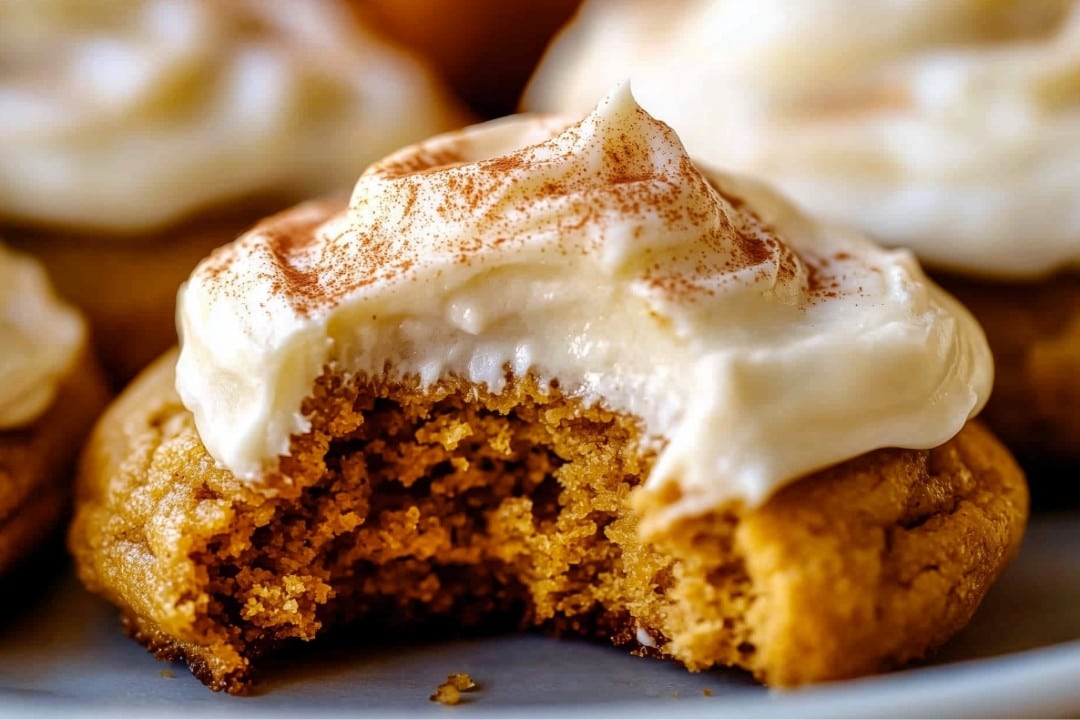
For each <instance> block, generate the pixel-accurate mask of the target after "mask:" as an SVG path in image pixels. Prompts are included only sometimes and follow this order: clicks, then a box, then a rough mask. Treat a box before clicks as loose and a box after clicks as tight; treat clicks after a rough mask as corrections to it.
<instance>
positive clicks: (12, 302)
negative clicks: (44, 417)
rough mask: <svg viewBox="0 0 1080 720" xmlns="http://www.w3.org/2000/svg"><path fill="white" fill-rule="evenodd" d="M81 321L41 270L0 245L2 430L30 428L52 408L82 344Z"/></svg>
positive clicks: (27, 257)
mask: <svg viewBox="0 0 1080 720" xmlns="http://www.w3.org/2000/svg"><path fill="white" fill-rule="evenodd" d="M85 334H86V328H85V326H84V325H83V322H82V318H80V317H79V315H78V313H76V312H75V311H74V310H73V309H72V308H70V307H68V306H67V305H65V304H63V303H62V302H60V300H59V299H58V298H57V297H56V295H54V294H53V291H52V286H51V285H50V284H49V279H48V278H47V277H46V276H45V270H44V269H43V268H42V267H41V265H40V264H39V263H38V262H37V261H36V260H34V259H32V258H31V257H29V256H27V255H22V254H20V253H17V252H15V251H13V250H9V249H8V248H7V247H5V246H4V245H3V244H0V430H10V429H13V428H19V427H23V426H25V425H29V424H31V423H32V422H34V421H35V420H37V419H38V417H40V416H41V414H42V413H43V412H45V410H46V409H47V408H48V407H49V405H50V404H51V403H52V401H53V398H55V397H56V392H57V390H58V389H59V387H60V383H61V382H62V381H63V379H64V376H65V375H67V373H68V372H69V371H70V369H71V366H72V363H73V362H75V359H76V357H78V353H79V350H80V348H81V347H82V345H83V342H84V341H85Z"/></svg>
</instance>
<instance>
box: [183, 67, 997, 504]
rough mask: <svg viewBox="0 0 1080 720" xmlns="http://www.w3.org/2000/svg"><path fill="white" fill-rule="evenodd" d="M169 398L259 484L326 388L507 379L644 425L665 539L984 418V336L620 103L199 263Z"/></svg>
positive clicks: (916, 276) (465, 136)
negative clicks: (536, 384) (715, 514)
mask: <svg viewBox="0 0 1080 720" xmlns="http://www.w3.org/2000/svg"><path fill="white" fill-rule="evenodd" d="M179 323H180V326H181V336H182V342H181V352H180V358H179V362H178V365H177V389H178V390H179V392H180V395H181V397H182V399H183V402H184V404H185V405H186V406H187V407H188V408H189V409H191V411H192V412H193V413H194V416H195V421H196V424H197V426H198V429H199V432H200V435H201V437H202V439H203V442H204V444H205V445H206V447H207V449H208V450H209V451H210V453H211V454H212V455H213V456H214V457H215V458H216V459H217V460H218V461H219V462H221V463H222V464H224V465H225V466H226V467H228V468H229V469H230V470H232V471H233V472H234V473H235V474H237V475H239V476H242V477H245V478H251V479H256V478H258V477H259V476H260V475H261V474H263V473H266V472H269V471H272V470H273V469H274V467H275V465H276V459H277V457H278V456H279V455H281V454H283V453H286V452H287V451H288V449H289V442H290V435H292V434H295V433H303V432H305V431H307V430H308V429H309V423H308V420H307V419H306V418H305V417H304V416H303V415H302V414H301V412H300V408H301V403H302V401H303V399H304V397H305V396H306V395H308V394H309V393H310V392H311V390H312V385H313V382H314V381H315V379H316V377H317V376H318V375H319V374H320V373H321V372H323V369H324V368H325V367H327V366H329V367H331V368H334V369H335V370H336V371H339V372H342V373H345V374H348V373H354V372H361V373H366V374H371V375H379V374H381V373H382V372H383V371H384V368H385V367H386V366H387V363H389V364H390V367H392V368H393V370H392V372H394V373H398V374H401V375H409V374H415V375H416V376H417V377H418V378H419V381H420V382H421V383H422V384H423V385H425V386H426V385H428V384H430V383H433V382H435V381H436V380H438V379H439V378H441V377H444V376H447V375H449V374H454V375H458V376H461V377H464V378H467V379H469V380H470V381H472V382H475V383H479V384H483V385H486V386H487V387H489V388H490V389H492V390H494V391H499V390H500V389H501V388H502V387H503V386H504V383H505V382H506V372H507V370H509V371H511V372H513V373H514V374H517V375H519V376H520V375H522V374H524V373H527V372H532V373H535V374H537V375H538V376H539V377H540V378H541V379H542V380H551V379H557V380H558V381H559V386H560V388H562V390H563V392H567V393H570V394H571V395H573V396H577V397H580V398H583V399H584V400H585V402H587V403H602V404H603V405H605V406H607V407H609V408H611V409H614V410H618V411H623V412H627V413H631V414H633V415H634V416H636V417H638V418H640V419H641V421H642V424H643V430H644V435H645V437H646V439H647V441H648V442H651V443H655V446H656V447H657V448H659V449H660V455H659V458H658V460H657V463H656V465H655V467H654V469H653V472H652V474H651V476H650V477H649V478H648V481H647V483H648V485H649V486H650V487H654V488H660V487H662V486H664V485H666V484H668V483H674V484H676V485H677V486H678V488H679V490H680V493H678V494H679V496H680V497H681V499H680V500H679V501H678V502H677V503H676V504H675V505H673V506H672V512H673V513H675V514H679V513H684V512H700V511H702V510H704V509H707V508H709V507H713V506H716V505H719V504H722V503H724V502H728V501H731V500H741V501H743V502H746V503H749V504H754V503H758V502H760V501H762V500H763V499H764V498H766V497H767V496H768V495H769V494H770V493H771V492H772V491H773V490H775V489H776V488H777V487H779V486H780V485H781V484H783V483H785V482H788V481H790V480H792V479H794V478H796V477H798V476H800V475H803V474H805V473H807V472H810V471H812V470H815V469H817V468H821V467H823V466H826V465H829V464H832V463H835V462H838V461H841V460H844V459H847V458H850V457H853V456H856V455H859V454H861V453H864V452H866V451H869V450H872V449H874V448H878V447H883V446H897V445H898V446H904V447H932V446H936V445H939V444H941V443H943V442H945V441H946V440H948V439H949V438H950V437H951V436H952V435H953V434H955V433H956V432H957V431H958V430H959V429H960V427H962V426H963V424H964V423H965V422H966V421H967V420H968V418H969V417H970V416H971V415H973V414H974V413H975V412H977V411H978V410H979V408H980V407H981V406H982V404H983V402H984V401H985V399H986V396H987V393H988V391H989V388H990V382H991V375H992V366H991V360H990V355H989V352H988V349H987V346H986V342H985V339H984V338H983V335H982V332H981V330H980V329H979V327H978V326H977V325H976V324H975V322H974V321H973V320H972V319H971V317H970V316H969V315H968V314H967V312H966V311H964V310H963V309H962V308H961V307H960V306H959V305H958V304H957V303H956V302H955V301H954V300H952V299H951V298H950V297H949V296H947V295H946V294H944V293H943V292H942V291H941V290H940V289H938V288H937V287H936V286H934V285H932V284H931V283H930V282H928V281H927V280H926V278H925V277H924V276H923V274H922V273H921V271H920V270H919V268H918V266H917V264H916V263H915V261H914V260H913V258H912V257H911V255H910V254H909V253H907V252H902V251H885V250H881V249H879V248H877V247H875V246H874V245H872V244H871V243H869V242H868V241H867V240H865V239H863V238H862V236H860V235H858V234H857V233H854V232H852V231H848V230H845V229H841V228H836V227H831V226H826V225H820V224H817V223H815V222H813V221H811V220H810V219H808V218H806V217H805V216H803V215H800V214H799V213H798V212H796V211H795V210H794V209H793V208H792V207H791V206H789V205H788V204H786V203H785V202H783V201H782V200H780V199H778V198H777V197H776V196H775V195H773V194H772V193H771V192H770V191H768V190H766V189H764V188H762V187H760V186H758V185H756V184H752V183H750V182H748V181H745V180H737V179H735V178H731V177H728V176H726V175H723V174H720V173H713V172H702V171H701V170H700V169H699V168H697V167H695V165H694V164H693V163H692V162H691V160H690V158H689V157H688V156H687V154H686V152H685V150H684V149H683V147H682V145H681V143H680V142H679V140H678V138H677V137H676V136H675V134H674V132H673V131H672V130H671V129H670V128H669V127H668V126H666V125H664V124H663V123H661V122H659V121H657V120H655V119H653V118H652V117H651V116H649V115H648V114H647V113H646V112H645V111H644V110H642V109H641V108H640V107H638V106H637V104H636V103H635V102H634V100H633V98H632V97H631V95H630V92H629V90H628V88H626V87H622V88H619V89H617V90H616V91H615V92H614V93H613V94H611V95H610V96H609V97H607V98H606V99H605V100H603V101H602V102H601V103H600V105H599V107H598V108H597V109H596V110H595V111H594V112H593V113H592V114H591V115H589V116H588V117H586V118H585V120H583V121H582V122H580V123H578V124H571V123H570V122H569V121H567V120H561V119H556V118H546V117H528V116H522V117H513V118H508V119H506V120H503V121H495V122H492V123H488V124H485V125H479V126H475V127H472V128H468V129H466V130H464V131H462V132H459V133H452V134H448V135H444V136H440V137H437V138H434V139H433V140H430V141H428V142H426V143H422V144H420V145H418V146H415V147H411V148H406V149H405V150H402V151H401V152H398V153H396V154H394V155H391V156H390V157H388V158H387V159H385V160H383V161H381V162H379V163H376V164H375V165H373V166H372V167H370V168H369V169H368V170H367V171H366V172H365V173H364V174H363V176H362V177H361V178H360V180H359V182H358V183H357V185H356V189H355V191H354V192H353V196H352V200H351V202H350V204H349V207H348V209H347V210H340V211H338V212H336V213H333V212H332V211H329V210H327V208H326V207H325V206H323V205H307V206H301V207H300V208H298V209H295V210H293V211H290V212H289V213H285V214H283V215H281V216H278V217H276V218H271V219H270V220H269V221H267V222H266V223H264V224H263V225H261V226H260V227H257V228H256V229H254V230H253V231H251V232H250V233H248V234H247V235H245V236H244V237H242V238H241V239H240V240H238V241H237V242H236V243H234V244H233V245H230V246H225V247H224V248H221V249H220V250H218V251H217V252H216V253H215V254H214V255H212V256H211V257H210V258H208V259H207V260H206V261H204V262H203V263H202V264H201V265H200V266H199V267H198V268H197V269H196V270H195V272H194V273H193V274H192V276H191V278H190V280H189V282H188V283H187V285H186V286H185V287H184V288H182V290H181V293H180V299H179Z"/></svg>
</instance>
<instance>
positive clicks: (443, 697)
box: [428, 673, 476, 705]
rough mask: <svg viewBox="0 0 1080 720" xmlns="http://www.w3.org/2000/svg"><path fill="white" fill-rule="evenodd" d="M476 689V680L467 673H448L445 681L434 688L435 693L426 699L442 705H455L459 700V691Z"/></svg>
mask: <svg viewBox="0 0 1080 720" xmlns="http://www.w3.org/2000/svg"><path fill="white" fill-rule="evenodd" d="M475 689H476V682H475V681H474V680H473V679H472V677H470V676H469V673H450V674H449V675H447V676H446V682H444V683H442V684H441V685H439V687H437V688H435V694H434V695H432V696H430V697H429V698H428V700H431V701H432V702H437V703H442V704H443V705H457V704H458V703H460V702H461V693H462V692H468V691H470V690H475Z"/></svg>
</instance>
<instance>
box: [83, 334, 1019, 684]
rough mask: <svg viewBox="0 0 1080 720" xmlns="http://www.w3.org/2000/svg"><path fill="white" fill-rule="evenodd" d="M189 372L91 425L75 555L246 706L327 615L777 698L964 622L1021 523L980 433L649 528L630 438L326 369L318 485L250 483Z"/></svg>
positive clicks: (499, 401)
mask: <svg viewBox="0 0 1080 720" xmlns="http://www.w3.org/2000/svg"><path fill="white" fill-rule="evenodd" d="M175 359H176V358H175V354H171V353H170V354H169V355H166V356H165V357H163V358H162V359H160V360H159V361H158V362H156V363H155V364H154V365H153V366H152V367H151V368H149V369H148V370H147V371H146V372H145V373H144V374H143V375H142V376H141V377H140V378H139V379H138V380H137V381H136V382H134V383H133V384H132V386H131V387H129V388H128V390H127V391H126V392H125V393H124V395H123V396H122V397H121V398H120V399H119V400H118V401H117V402H116V403H115V404H114V405H113V407H112V408H110V410H109V411H108V412H107V414H106V415H105V416H104V417H103V418H102V420H101V422H100V424H99V425H98V427H97V429H96V431H95V433H94V435H93V438H92V440H91V442H90V444H89V446H88V448H87V452H86V454H85V456H84V458H83V464H82V472H81V476H80V480H79V490H78V500H77V506H76V516H75V522H74V524H73V525H72V528H71V534H70V544H71V550H72V552H73V553H74V556H75V558H76V563H77V569H78V573H79V577H80V578H81V579H82V580H83V582H84V583H86V585H87V587H89V588H90V589H91V590H93V591H94V592H98V593H101V594H103V595H105V596H106V597H107V598H109V599H110V600H111V601H112V602H114V603H115V604H116V605H117V606H118V607H119V608H120V610H121V614H122V616H123V618H124V623H125V627H126V628H127V631H128V632H129V633H130V634H131V635H132V637H134V638H135V639H137V640H138V641H139V642H141V643H143V644H144V645H146V646H147V647H148V648H149V649H151V650H153V651H154V652H155V653H156V654H157V655H158V656H160V657H162V658H168V659H183V660H185V661H186V662H187V663H188V664H189V665H190V666H191V668H192V671H193V672H194V673H195V674H196V675H197V676H198V677H199V678H200V679H201V680H202V681H203V682H205V683H206V684H207V685H209V686H210V687H212V688H214V689H225V690H228V691H230V692H245V691H247V689H248V688H249V687H250V683H251V682H252V678H253V677H254V673H255V670H256V669H257V667H258V660H259V659H260V658H261V657H262V656H263V655H264V654H265V653H267V652H269V651H271V650H273V649H274V648H276V647H278V646H279V645H280V644H281V643H282V642H283V641H285V640H288V639H292V638H302V639H311V638H313V637H316V636H317V635H319V634H320V633H321V632H323V631H325V630H327V629H329V628H330V627H333V626H334V625H335V624H336V623H340V622H346V621H349V620H359V621H365V622H379V623H380V624H389V625H393V624H405V623H410V622H417V621H420V620H423V619H430V618H433V617H439V616H450V617H453V618H455V620H457V621H458V622H460V623H461V624H463V625H475V624H479V623H483V622H485V621H490V618H492V617H500V616H501V617H504V618H505V617H506V616H507V615H512V616H513V620H512V622H514V623H517V622H520V623H524V624H525V625H536V626H540V627H547V628H549V629H556V630H561V631H564V632H573V633H580V634H587V635H592V636H599V637H604V638H610V639H612V640H613V641H615V642H616V643H618V644H624V645H628V646H629V647H631V648H634V649H635V650H636V651H637V652H642V653H645V654H651V655H657V656H662V657H669V658H673V659H675V660H677V661H679V662H681V663H683V664H685V665H686V666H687V667H689V668H692V669H705V668H709V667H712V666H715V665H736V666H740V667H745V668H747V669H749V670H751V671H753V672H754V673H755V675H756V676H757V677H759V678H760V679H762V680H763V681H765V682H767V683H770V684H774V685H794V684H799V683H806V682H813V681H820V680H830V679H841V678H847V677H854V676H857V675H862V674H866V673H870V672H877V671H880V670H884V669H887V668H890V667H894V666H896V665H899V664H902V663H905V662H908V661H910V660H913V659H916V658H920V657H922V656H924V655H925V654H926V653H927V651H928V650H930V649H931V648H934V647H936V646H937V645H939V644H941V643H942V642H944V641H945V640H946V639H947V638H948V637H950V636H951V635H952V634H953V633H954V632H955V631H956V630H958V629H959V628H960V627H962V626H963V625H964V624H965V623H966V622H967V621H968V619H969V618H970V617H971V614H972V613H973V612H974V610H975V608H976V607H977V605H978V603H979V601H980V600H981V598H982V597H983V595H984V594H985V592H986V590H987V588H988V587H989V586H990V584H991V583H992V582H993V580H994V579H995V578H996V577H997V575H998V574H999V573H1000V572H1001V570H1002V568H1003V567H1004V566H1005V564H1006V562H1007V561H1008V560H1009V559H1010V558H1011V557H1012V556H1013V554H1014V553H1015V551H1016V549H1017V547H1018V545H1019V542H1020V538H1021V535H1022V532H1023V528H1024V524H1025V518H1026V512H1027V495H1026V488H1025V485H1024V479H1023V476H1022V474H1021V472H1020V471H1019V469H1018V468H1017V466H1016V464H1015V463H1014V462H1013V460H1012V459H1011V457H1010V456H1009V454H1008V452H1007V451H1005V450H1004V449H1003V448H1002V446H1001V445H1000V443H998V442H997V441H996V440H995V439H994V438H993V436H992V435H991V434H990V433H989V432H987V431H986V430H985V429H983V428H982V427H981V426H980V425H979V424H978V423H969V424H968V426H967V427H966V428H965V429H964V430H963V431H962V432H961V433H960V434H959V435H958V436H957V437H956V438H954V439H953V440H951V441H950V442H948V443H946V444H945V445H944V446H942V447H940V448H936V449H934V450H929V451H917V450H881V451H877V452H874V453H870V454H868V455H865V456H862V457H859V458H856V459H854V460H851V461H848V462H846V463H842V464H840V465H838V466H835V467H833V468H830V469H828V470H825V471H822V472H820V473H817V474H814V475H812V476H810V477H807V478H803V479H801V480H799V481H797V482H794V483H792V484H791V485H789V486H788V487H786V488H784V489H782V490H780V491H779V492H778V493H777V494H776V495H775V496H773V497H772V498H771V499H770V500H769V501H768V502H766V503H765V504H764V505H762V506H761V507H759V508H757V509H754V510H736V509H733V510H729V511H723V512H712V513H707V514H705V515H702V516H700V517H696V518H693V519H692V520H689V521H687V522H685V523H680V524H676V525H673V526H670V527H668V528H664V529H658V530H655V531H653V532H649V533H647V534H645V535H642V534H640V533H639V532H638V526H639V524H640V518H641V516H642V513H643V512H644V513H648V511H649V503H650V502H651V501H649V500H646V501H645V502H644V503H642V504H639V505H637V506H635V503H634V502H633V498H634V493H635V491H636V489H637V488H639V487H640V483H641V481H642V479H643V478H644V477H645V476H646V474H647V473H648V471H649V468H650V465H651V462H652V458H648V457H639V456H638V455H637V454H636V453H635V452H634V451H633V447H634V440H635V439H636V428H635V427H634V425H633V423H631V422H628V421H627V420H626V419H625V418H621V417H619V416H618V415H616V414H612V413H608V412H603V411H597V410H587V409H584V408H582V407H581V406H580V404H579V403H577V402H575V401H574V400H572V399H570V398H567V397H565V396H561V395H560V394H559V393H557V392H556V393H552V394H548V395H542V394H540V393H539V392H538V391H537V388H536V387H535V385H533V384H531V383H527V382H526V383H521V384H518V385H516V386H515V387H514V388H513V389H512V390H510V391H508V392H506V393H504V394H502V395H501V396H498V397H495V396H491V395H489V394H487V393H484V392H482V391H480V392H478V391H477V388H475V387H469V386H468V385H467V384H457V385H455V384H447V385H444V386H441V387H440V388H438V389H437V390H435V391H433V392H429V393H422V392H417V391H416V390H415V389H413V390H410V389H407V388H401V387H390V386H378V385H366V386H365V385H344V386H342V385H339V384H337V382H336V381H333V380H331V379H329V378H327V379H326V380H325V381H324V382H323V383H320V387H319V393H318V395H317V397H316V399H315V400H313V401H312V403H311V404H310V405H309V409H314V410H315V412H316V414H317V416H318V417H320V418H325V419H326V421H327V423H329V425H330V426H333V427H336V428H337V435H338V437H337V438H336V439H335V438H330V437H326V438H323V439H321V440H319V441H315V442H312V443H310V444H308V443H303V444H301V445H300V446H299V447H297V449H296V450H297V451H296V453H295V458H294V462H296V463H304V462H308V461H310V462H313V463H315V462H317V463H318V465H319V467H320V471H319V472H318V473H313V474H312V473H309V474H305V475H304V476H303V477H297V482H296V483H295V484H291V485H287V486H275V487H272V488H265V489H264V490H262V491H260V490H259V489H256V488H253V487H251V486H250V484H249V483H245V482H243V481H240V480H237V479H236V478H235V477H233V476H232V475H231V474H229V473H228V472H227V471H225V470H220V469H217V468H216V467H215V463H214V461H213V459H212V458H211V457H210V456H209V454H208V453H207V451H206V449H205V448H204V447H203V445H202V443H201V442H200V440H199V435H198V432H197V431H196V429H195V427H194V423H193V421H192V416H191V414H190V413H189V412H188V411H187V410H186V409H185V408H184V407H183V405H182V404H181V403H180V401H179V398H178V397H177V396H176V393H175V390H174V389H173V385H174V373H173V367H174V365H175ZM330 418H333V420H332V422H331V421H330ZM326 453H328V454H327V455H326V457H325V460H316V459H315V457H313V456H322V455H323V454H326ZM552 473H554V477H556V478H557V480H555V479H552Z"/></svg>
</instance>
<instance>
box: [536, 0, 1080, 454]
mask: <svg viewBox="0 0 1080 720" xmlns="http://www.w3.org/2000/svg"><path fill="white" fill-rule="evenodd" d="M627 77H629V78H631V79H632V82H633V87H634V92H635V94H637V95H638V96H639V97H640V99H641V101H642V103H643V104H645V105H646V106H648V107H649V108H651V109H652V110H653V111H654V112H655V113H656V114H657V116H658V117H660V118H662V119H663V120H665V121H667V122H669V123H671V125H672V126H673V127H674V128H675V129H676V130H677V131H678V132H679V133H680V135H681V136H682V138H683V139H684V141H685V142H686V144H687V146H688V148H689V149H690V151H691V152H692V153H694V155H695V156H696V157H697V158H699V159H701V160H702V161H704V162H707V163H711V164H714V165H717V166H720V167H730V168H734V169H738V170H741V171H745V172H748V173H751V174H753V175H756V176H759V177H762V178H764V179H767V180H768V181H770V182H771V183H773V184H775V185H777V186H779V187H780V188H781V189H782V190H783V191H784V192H786V193H787V194H788V195H790V196H791V197H793V198H794V199H796V200H797V201H798V202H799V203H800V204H801V205H803V206H804V207H805V208H807V209H808V210H809V211H811V212H813V213H815V214H819V215H822V216H825V217H827V218H831V219H837V220H842V221H845V222H848V223H853V224H855V225H857V226H859V227H861V228H863V229H864V230H866V231H868V232H869V233H870V234H871V235H872V236H873V237H874V238H876V239H878V240H880V241H882V242H885V243H887V244H890V245H894V246H905V247H909V248H911V249H913V250H914V251H915V252H916V253H917V254H918V256H919V258H920V260H922V262H923V263H924V264H925V265H927V266H928V267H929V268H930V269H931V271H932V272H934V273H935V275H936V276H937V277H938V278H939V279H940V280H941V282H942V283H943V284H945V286H946V287H947V288H948V289H950V290H952V291H954V292H955V293H956V294H957V295H958V296H959V297H960V299H961V300H963V301H964V302H965V303H967V304H968V306H969V307H970V308H971V309H972V311H973V312H974V313H975V315H976V317H977V318H978V319H979V320H980V321H981V323H982V324H983V326H984V328H985V330H986V332H987V335H988V336H989V339H990V344H991V347H992V349H993V351H994V355H995V360H996V366H997V378H996V383H995V389H994V393H993V396H992V399H991V401H990V404H989V406H988V407H987V410H986V413H985V417H986V419H987V422H988V423H989V424H990V425H991V426H992V427H993V428H994V429H996V430H997V431H998V432H999V434H1000V435H1001V437H1002V439H1003V440H1004V441H1005V442H1006V443H1007V444H1008V445H1009V446H1010V447H1012V448H1013V449H1014V450H1015V451H1017V452H1018V453H1021V454H1022V455H1024V456H1026V457H1027V458H1028V459H1029V460H1033V461H1062V460H1064V461H1066V462H1072V463H1075V462H1077V461H1080V413H1077V412H1076V409H1075V408H1076V406H1077V403H1078V401H1080V278H1078V277H1077V275H1076V268H1077V265H1078V264H1080V3H1078V2H1076V1H1075V0H1034V1H1021V0H1004V1H1001V0H956V1H951V2H908V3H905V2H882V1H875V0H863V1H860V2H855V3H851V2H844V1H842V0H809V1H806V2H787V1H786V0H763V1H762V2H752V3H751V2H740V1H739V0H730V1H724V0H697V1H694V2H686V3H682V4H679V5H678V6H677V7H676V6H673V5H671V4H665V3H652V2H635V1H633V0H606V1H605V0H589V1H588V2H586V3H585V5H584V6H583V7H582V9H581V11H580V13H579V14H578V15H577V17H576V18H575V20H574V21H573V22H572V23H571V24H570V25H568V26H567V27H566V28H565V29H564V30H563V31H562V33H561V35H560V36H559V37H558V38H557V39H556V40H555V42H554V43H553V44H552V46H551V47H550V49H549V50H548V52H547V55H546V57H545V59H544V60H543V62H542V63H541V65H540V67H539V69H538V70H537V72H536V74H535V76H534V78H533V79H532V81H531V84H530V86H529V88H528V90H527V92H526V93H525V95H524V99H523V107H524V108H525V109H528V110H539V111H561V112H573V113H583V112H585V111H587V110H588V109H589V106H590V103H591V102H592V99H593V98H594V97H595V96H596V94H597V93H598V92H603V90H604V89H605V88H606V87H608V86H609V85H610V84H611V83H612V82H614V81H617V80H620V79H623V78H627Z"/></svg>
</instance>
